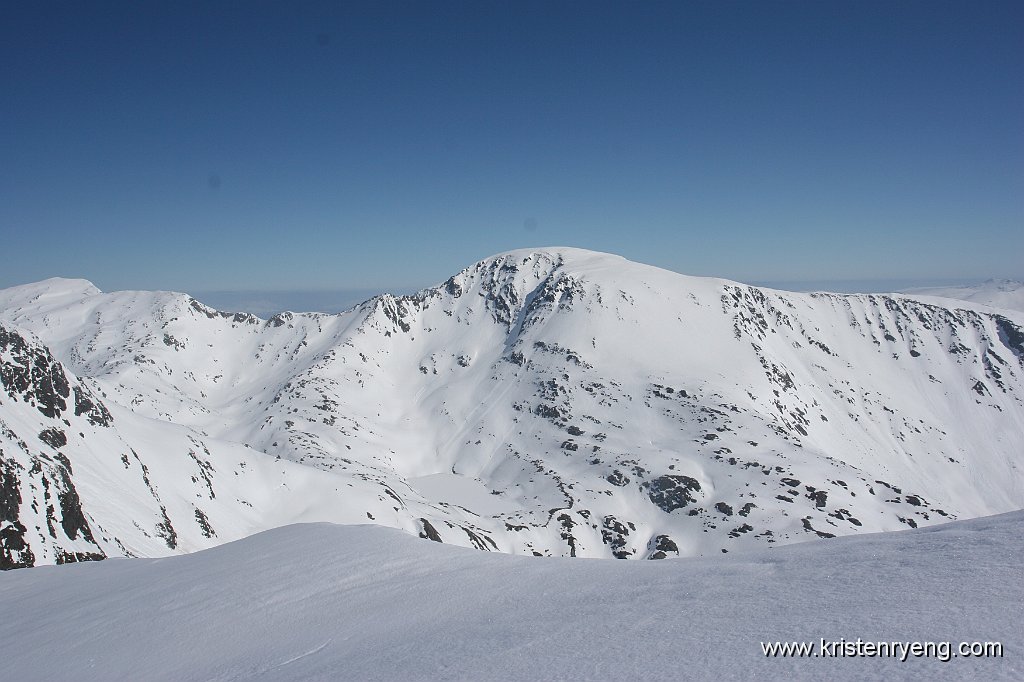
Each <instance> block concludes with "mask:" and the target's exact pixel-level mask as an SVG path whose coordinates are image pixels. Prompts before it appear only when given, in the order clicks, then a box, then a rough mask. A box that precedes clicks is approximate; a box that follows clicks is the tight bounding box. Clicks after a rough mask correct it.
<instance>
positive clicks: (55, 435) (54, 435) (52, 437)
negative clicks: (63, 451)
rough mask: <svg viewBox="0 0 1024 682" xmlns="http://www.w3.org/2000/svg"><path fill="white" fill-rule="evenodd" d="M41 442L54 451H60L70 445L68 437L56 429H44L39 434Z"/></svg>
mask: <svg viewBox="0 0 1024 682" xmlns="http://www.w3.org/2000/svg"><path fill="white" fill-rule="evenodd" d="M39 440H41V441H43V442H44V443H46V444H47V445H49V446H50V447H51V448H53V449H54V450H59V449H60V448H62V447H64V446H65V445H67V444H68V437H67V435H66V434H65V433H64V432H63V431H62V430H61V429H58V428H56V427H52V428H49V429H43V430H42V431H40V432H39Z"/></svg>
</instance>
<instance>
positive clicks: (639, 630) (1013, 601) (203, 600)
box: [0, 512, 1024, 681]
mask: <svg viewBox="0 0 1024 682" xmlns="http://www.w3.org/2000/svg"><path fill="white" fill-rule="evenodd" d="M1022 524H1024V514H1022V513H1020V512H1016V513H1012V514H1007V515H1005V516H1000V517H994V518H984V519H974V520H970V521H957V522H954V523H950V524H943V525H939V526H934V527H931V528H927V529H919V530H909V531H907V532H901V533H887V534H878V535H864V536H859V537H847V538H839V539H837V540H834V541H831V542H816V543H803V544H800V545H794V546H790V547H782V548H778V549H773V550H771V551H766V550H763V549H761V550H752V551H750V552H745V553H741V554H734V555H730V556H728V557H722V556H718V557H707V558H698V559H685V560H681V561H672V562H665V561H660V562H613V561H573V560H567V559H543V560H537V559H528V558H525V557H513V556H500V555H493V554H492V555H488V554H485V553H483V552H471V551H467V550H464V549H458V548H451V547H444V546H441V545H437V544H435V543H430V542H420V541H417V540H416V539H415V538H411V537H408V536H405V535H403V534H401V533H399V532H396V531H393V530H388V529H384V528H379V527H370V526H362V527H355V526H347V527H343V526H330V525H326V524H318V525H305V526H290V527H287V528H280V529H277V530H273V531H269V532H267V533H262V534H259V535H256V536H253V537H250V538H247V539H245V540H241V541H239V542H235V543H231V544H229V545H224V546H222V547H217V548H214V549H211V550H207V551H203V552H197V553H195V554H191V555H188V556H181V557H172V558H167V559H130V560H112V561H105V562H101V563H97V564H80V565H74V566H47V567H40V568H37V569H33V570H31V571H11V572H8V573H6V574H0V609H2V611H3V613H4V618H3V619H0V660H2V661H3V671H4V675H5V677H7V678H8V679H19V680H20V679H46V680H143V679H144V680H154V681H156V680H238V679H273V680H314V679H315V680H333V679H355V680H421V679H422V680H442V679H463V680H548V679H552V680H553V679H608V680H611V679H616V680H618V679H623V678H624V677H628V678H634V677H635V678H639V679H659V678H672V679H693V680H712V679H716V680H717V679H794V680H804V679H806V680H820V679H829V680H891V679H899V680H946V679H949V680H964V679H977V680H1019V679H1021V678H1022V676H1024V667H1022V665H1021V659H1020V652H1021V650H1022V647H1024V632H1022V630H1021V627H1020V605H1021V603H1022V602H1024V580H1022V579H1021V578H1022V576H1021V567H1020V557H1021V556H1022V555H1024V532H1022V531H1024V526H1022ZM40 633H45V636H40ZM858 638H861V639H862V640H864V641H867V642H901V643H907V644H909V643H912V642H921V643H925V642H933V643H944V642H950V643H951V653H952V652H956V650H957V648H958V646H959V644H960V642H999V643H1000V644H1001V645H1002V647H1003V656H1002V657H987V658H980V657H978V658H974V657H972V658H965V657H962V656H957V657H950V659H949V660H948V661H947V662H943V661H942V660H941V658H938V657H935V656H932V657H917V656H913V655H910V656H908V657H907V659H906V660H905V661H902V662H901V661H900V660H899V658H898V657H897V658H889V657H882V658H858V657H844V658H822V657H811V658H782V657H766V656H765V655H764V654H763V653H762V648H761V643H762V642H774V641H780V640H781V641H787V642H793V641H800V642H805V641H806V642H813V644H814V646H815V648H816V650H817V647H819V646H820V640H822V639H825V640H826V641H829V642H833V641H840V640H846V641H848V642H851V643H855V642H856V641H857V639H858ZM839 652H841V650H839ZM830 653H836V650H835V649H830ZM935 653H938V654H941V649H938V648H937V649H936V651H935ZM898 655H899V653H898V650H897V656H898Z"/></svg>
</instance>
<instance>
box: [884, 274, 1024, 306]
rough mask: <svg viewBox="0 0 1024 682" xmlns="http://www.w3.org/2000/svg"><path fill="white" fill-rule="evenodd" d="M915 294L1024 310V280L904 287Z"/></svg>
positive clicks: (909, 292)
mask: <svg viewBox="0 0 1024 682" xmlns="http://www.w3.org/2000/svg"><path fill="white" fill-rule="evenodd" d="M903 293H906V294H910V295H913V296H939V297H941V298H953V299H958V300H962V301H970V302H972V303H981V304H982V305H987V306H991V307H993V308H1003V309H1005V310H1014V311H1017V312H1024V282H1019V281H1017V280H1013V279H990V280H988V281H986V282H983V283H981V284H975V285H970V286H953V287H918V288H914V289H904V291H903Z"/></svg>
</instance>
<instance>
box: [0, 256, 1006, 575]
mask: <svg viewBox="0 0 1024 682" xmlns="http://www.w3.org/2000/svg"><path fill="white" fill-rule="evenodd" d="M49 286H50V287H53V288H58V289H59V288H60V287H55V286H54V281H52V280H51V281H50V285H49ZM33 287H34V288H33ZM75 287H78V289H79V290H80V291H81V292H82V293H81V295H79V296H78V298H77V299H75V297H74V296H70V297H68V296H65V297H63V298H62V297H60V296H54V297H50V298H46V297H45V296H44V297H40V296H39V294H40V293H41V292H40V289H42V290H44V291H43V292H42V293H45V289H46V288H47V287H46V286H41V285H28V289H27V290H22V288H19V287H15V288H12V289H8V290H4V291H0V309H2V310H3V312H2V313H0V322H2V323H3V324H5V325H8V326H14V327H15V328H26V329H28V330H30V331H31V332H32V333H34V334H35V335H37V336H38V337H39V338H41V339H44V340H45V343H46V344H47V345H48V346H50V348H51V349H52V351H53V353H54V354H55V355H56V357H58V358H60V360H61V361H63V362H65V363H66V364H67V367H68V369H69V372H70V373H71V374H74V375H76V376H81V377H83V378H82V383H83V385H87V386H88V387H89V388H90V390H92V391H93V392H94V393H95V395H97V396H98V398H99V399H100V400H102V401H103V402H104V404H107V403H109V404H110V405H111V407H110V410H111V413H112V414H114V415H115V417H116V420H115V421H119V422H121V423H124V424H125V425H126V426H125V427H124V428H125V431H126V433H128V432H130V433H128V435H127V436H126V437H125V442H126V443H128V444H134V443H136V442H142V441H146V440H147V439H146V437H145V433H146V432H147V430H149V431H153V430H156V431H160V430H162V429H165V428H169V429H170V431H169V433H170V432H174V433H176V434H178V435H176V436H170V435H169V436H168V439H169V441H168V442H171V441H175V440H177V442H180V443H182V445H181V446H178V449H182V450H185V451H191V452H192V453H193V455H196V453H202V452H203V449H204V448H205V450H206V453H207V454H200V455H196V456H197V457H198V458H199V459H200V460H202V461H205V462H206V464H207V465H208V467H204V466H203V465H201V464H196V463H195V462H194V461H193V464H191V465H189V468H190V469H191V473H187V474H185V472H177V473H175V472H174V471H173V470H172V471H169V472H168V473H167V474H165V475H163V477H162V478H161V481H160V482H159V483H157V484H155V485H156V487H158V488H160V489H161V490H163V489H168V490H174V491H175V495H178V496H181V497H182V498H183V499H184V498H188V497H190V496H192V495H196V494H198V495H200V496H202V495H204V494H205V495H206V496H207V497H209V496H210V494H212V493H213V492H214V491H215V490H216V489H218V487H219V486H221V485H228V484H222V483H221V481H222V480H231V479H232V478H235V477H237V476H242V475H243V474H242V471H244V470H245V468H242V467H239V466H238V465H239V461H238V460H241V461H245V462H246V467H248V470H249V471H255V470H259V471H261V472H263V473H261V474H260V475H259V476H256V477H250V478H253V479H259V480H260V481H261V483H260V484H259V485H260V486H263V487H261V488H260V490H263V491H264V492H265V491H266V487H267V486H268V485H269V486H270V487H271V488H273V485H272V484H270V483H268V481H269V480H272V478H273V477H272V476H270V473H269V472H270V470H271V469H272V468H273V466H280V463H281V462H290V463H294V464H295V465H296V466H298V467H299V468H298V469H294V470H291V469H290V471H293V473H292V474H289V475H293V476H296V480H299V479H301V480H302V481H303V482H304V484H305V485H311V486H312V490H315V491H318V492H314V493H310V496H311V498H312V499H315V500H316V502H315V504H314V505H313V506H315V507H317V508H318V509H319V510H320V511H319V512H318V513H319V514H320V516H319V517H317V519H318V520H339V521H341V522H352V520H353V519H354V518H357V517H361V518H362V519H364V520H371V521H376V522H378V523H382V524H384V525H392V526H395V527H399V528H403V529H405V530H407V531H409V532H413V533H416V534H419V535H421V536H424V537H429V538H432V539H439V540H442V541H444V542H449V543H455V544H463V545H465V546H472V547H477V548H480V549H489V550H500V551H505V552H513V553H526V554H541V555H546V554H554V555H562V554H564V555H571V556H576V555H579V556H617V557H623V558H625V557H635V558H645V557H651V558H662V557H666V556H675V555H676V554H683V555H694V554H704V553H710V552H717V551H727V550H731V549H742V548H743V547H746V546H751V545H758V544H772V543H776V542H793V541H797V540H801V539H809V538H817V537H825V536H833V535H837V534H845V533H851V532H863V531H865V530H892V529H894V528H898V527H906V526H915V525H919V524H921V525H924V524H928V523H934V522H936V521H938V520H943V519H948V518H953V517H966V516H978V515H983V514H986V513H995V512H1000V511H1009V510H1011V509H1016V508H1019V507H1020V506H1021V500H1022V499H1024V482H1022V475H1021V472H1020V468H1019V462H1018V459H1019V458H1018V456H1017V451H1016V449H1015V448H1014V443H1015V441H1016V440H1017V439H1019V435H1020V433H1021V432H1024V415H1022V410H1021V405H1022V395H1024V387H1022V382H1021V377H1022V374H1024V372H1022V368H1024V333H1022V331H1021V322H1020V319H1019V318H1018V319H1011V317H1007V316H1006V315H1004V314H1002V313H1001V312H999V311H991V310H985V309H979V308H976V307H975V306H970V305H968V306H966V307H963V308H950V307H945V306H940V305H936V304H934V303H928V302H925V301H920V300H916V299H915V298H913V297H904V296H885V295H875V294H870V295H837V294H820V293H818V294H792V293H788V292H781V291H775V290H768V289H760V288H757V287H750V286H747V285H743V284H738V283H734V282H730V281H728V280H720V279H714V278H693V277H686V276H682V275H678V274H676V273H670V272H668V271H664V270H660V269H658V268H653V267H651V266H645V265H640V264H635V263H631V262H629V261H627V260H625V259H622V258H620V257H618V256H612V255H609V254H598V253H593V252H587V251H582V250H577V249H554V250H550V249H542V250H536V249H526V250H516V251H511V252H507V253H504V254H499V255H497V256H493V257H491V258H488V259H484V260H482V261H479V262H478V263H476V264H474V265H471V266H470V267H468V268H465V269H463V270H462V271H460V272H459V273H457V274H455V275H453V276H452V277H450V278H449V279H448V280H446V281H445V282H443V283H441V284H439V285H437V286H435V287H429V288H427V289H424V290H421V291H420V292H417V293H416V294H412V295H408V296H393V295H390V294H383V295H380V296H377V297H374V298H371V299H369V300H367V301H365V302H364V303H362V304H359V305H357V306H355V307H353V308H352V309H350V310H349V311H346V312H344V313H340V314H337V315H327V314H320V313H282V314H280V315H276V316H274V317H272V318H270V319H268V320H262V319H260V318H258V317H256V316H254V315H249V314H245V313H222V312H218V311H215V310H213V309H211V308H208V307H207V306H204V305H203V304H201V303H199V302H198V301H196V300H195V299H193V298H191V297H189V296H187V295H185V294H173V293H153V292H115V293H112V294H100V293H96V292H93V291H92V289H95V288H94V287H91V288H90V287H89V286H85V285H83V284H81V283H76V284H74V285H73V286H68V285H65V286H64V289H68V288H71V289H74V288H75ZM26 291H31V295H27V294H26ZM1011 315H1012V313H1011ZM2 407H3V408H4V409H5V410H6V409H8V406H7V404H6V402H5V404H4V405H3V406H2ZM0 414H3V413H0ZM157 422H160V423H163V424H165V425H166V426H158V425H157ZM141 425H145V426H141ZM39 426H40V428H41V427H42V426H43V425H42V424H40V425H39ZM32 428H35V427H32ZM118 428H121V427H120V426H119V427H118ZM20 433H23V431H19V434H20ZM30 435H32V436H33V437H34V435H35V434H30ZM20 437H21V438H22V440H26V441H27V440H28V438H27V437H26V436H25V435H21V436H20ZM83 439H84V437H83ZM190 439H192V440H190ZM193 440H194V441H196V442H197V443H202V447H200V446H198V445H195V444H191V443H192V441H193ZM979 444H980V446H979ZM44 447H48V446H44ZM62 447H64V446H62ZM76 447H80V446H78V445H76ZM147 448H148V450H147ZM239 448H241V449H243V450H244V451H245V455H246V457H245V458H239V457H237V456H235V455H232V456H231V457H230V459H231V460H235V461H234V462H233V463H231V464H228V463H227V462H225V461H223V460H222V459H221V455H220V453H221V452H225V453H227V452H230V453H236V452H238V451H239ZM56 450H60V449H59V448H58V449H56ZM134 450H135V451H137V452H138V453H139V458H140V463H142V462H143V461H145V463H146V464H147V466H148V467H150V468H153V469H154V470H155V469H156V468H159V467H165V465H164V464H163V462H164V461H165V460H168V459H171V458H172V457H171V456H170V455H169V454H168V452H167V451H166V448H163V447H162V446H159V445H153V444H149V445H147V446H146V447H142V446H139V447H136V448H134ZM67 451H68V448H67V447H64V450H63V451H62V452H67ZM211 452H212V453H214V454H209V453H211ZM71 454H72V453H70V452H68V455H67V456H69V457H71ZM51 456H55V455H52V453H51ZM225 456H226V455H225ZM82 457H85V455H82ZM151 458H152V461H151ZM71 459H74V457H71ZM190 461H191V460H190ZM268 463H269V465H273V466H268ZM77 468H78V467H77V465H76V469H77ZM165 468H166V467H165ZM199 470H202V471H207V477H206V478H209V479H210V480H209V481H205V478H204V477H203V476H202V475H198V473H197V472H198V471H199ZM210 470H212V471H213V472H214V473H210ZM300 474H301V475H300ZM321 474H325V475H326V476H324V477H323V478H324V480H326V481H328V483H326V484H324V482H323V481H321V483H317V484H312V483H309V481H310V480H313V479H316V480H320V478H321ZM331 476H334V477H340V478H331ZM202 481H205V483H201V482H202ZM341 481H344V482H343V483H342V484H341V486H338V485H335V483H336V482H341ZM95 485H96V486H97V487H101V486H100V485H99V483H96V484H95ZM125 485H134V486H135V487H136V488H139V487H140V484H139V483H138V482H135V483H133V484H127V483H126V484H125ZM197 486H199V487H205V488H208V490H207V493H203V492H201V490H200V491H199V492H197ZM340 487H344V488H346V489H349V490H358V491H360V492H359V495H356V496H354V497H353V498H352V499H348V498H346V497H345V496H343V495H338V496H334V495H333V494H332V493H331V489H332V488H334V489H340ZM189 491H192V492H189ZM144 493H145V489H144V488H142V490H141V492H140V495H141V496H142V497H145V495H144ZM263 494H264V493H262V492H261V493H260V495H263ZM89 497H90V495H89V494H84V495H83V499H86V498H89ZM92 497H93V498H94V499H95V498H97V497H101V495H99V494H98V491H97V494H95V495H93V496H92ZM285 497H287V496H285ZM237 498H238V499H245V495H241V494H240V495H237ZM299 498H301V495H292V496H291V497H289V498H288V499H287V501H286V502H284V503H281V504H278V505H277V507H278V513H276V514H272V515H269V516H273V520H270V519H269V518H268V519H267V520H264V521H261V520H260V518H259V516H260V514H261V513H266V512H264V511H262V510H257V509H252V508H246V507H245V506H244V505H241V510H242V511H244V512H245V514H247V515H248V516H247V518H248V519H249V521H248V522H247V523H248V524H249V525H246V526H245V528H250V529H252V528H255V529H258V528H260V527H261V526H263V527H272V525H273V524H279V523H282V522H289V520H292V521H294V520H303V519H304V517H303V516H302V514H303V513H304V512H302V510H301V507H302V505H301V503H297V502H296V500H297V499H299ZM266 499H273V495H272V494H271V493H269V492H266ZM482 500H486V501H487V502H492V504H485V503H483V502H482ZM460 503H461V504H460ZM147 504H148V505H149V507H150V508H151V509H149V511H148V512H147V514H148V516H149V518H156V519H157V520H156V521H155V522H154V521H146V522H145V523H141V522H138V523H136V525H138V526H140V528H141V529H142V530H141V531H139V530H132V528H133V526H132V525H131V523H129V522H128V521H125V522H120V527H121V528H124V529H125V530H124V531H121V532H122V534H131V535H140V534H142V533H145V534H148V535H149V536H150V540H152V539H153V538H155V537H157V536H158V533H156V531H155V528H156V526H158V525H159V524H161V523H163V521H160V520H159V511H158V508H159V506H160V505H159V504H157V505H156V507H155V509H154V508H153V507H154V504H153V503H147ZM216 504H217V505H219V504H220V502H217V503H216ZM239 504H240V503H239ZM296 504H298V506H299V509H298V510H296V509H294V508H293V507H292V505H296ZM84 506H85V508H88V507H89V505H88V504H85V505H84ZM111 506H113V505H111ZM164 506H165V507H166V506H167V505H164ZM193 506H195V505H193ZM206 506H208V507H209V506H210V504H207V505H206ZM234 506H235V507H238V506H239V505H238V504H235V505H234ZM474 506H475V507H476V509H474ZM196 509H198V507H196ZM211 509H212V507H211ZM201 511H202V513H203V514H204V515H210V516H208V522H207V523H208V525H209V526H210V527H211V528H213V529H215V530H216V529H217V528H218V527H220V528H222V529H224V528H231V529H232V530H231V531H230V532H228V531H227V530H224V531H222V533H221V535H218V536H217V538H216V540H215V539H214V538H212V537H206V536H204V533H203V528H202V526H203V524H202V523H199V522H198V521H197V520H196V519H197V518H198V516H196V515H195V514H194V513H192V514H190V511H189V506H188V505H187V504H185V502H184V501H182V503H181V504H179V506H178V508H177V511H176V510H174V509H171V511H168V512H167V515H168V518H169V520H168V521H167V523H168V525H171V526H172V527H174V528H175V529H177V528H178V527H179V526H180V527H182V528H185V529H188V530H187V531H182V532H181V533H179V534H178V535H179V536H180V537H181V538H182V539H183V541H187V542H186V544H189V545H190V546H191V547H195V548H197V547H201V546H209V545H210V544H216V542H219V541H222V540H223V538H224V537H227V536H231V537H240V536H241V535H244V534H245V533H246V532H249V531H246V530H245V528H243V527H242V525H243V524H238V523H235V522H234V521H233V520H232V515H233V514H234V513H235V512H234V511H232V505H230V504H225V505H224V508H223V509H221V510H220V511H217V512H211V511H210V510H201ZM104 513H108V512H104ZM109 513H114V510H111V511H110V512H109ZM119 513H123V514H124V515H125V516H127V517H131V515H132V513H137V512H128V511H124V512H119ZM153 514H156V516H155V517H154V516H153ZM211 514H212V515H211ZM332 514H333V516H332ZM101 515H102V514H101ZM214 516H216V517H217V518H216V519H215V520H210V519H213V518H214ZM181 517H185V518H184V519H182V518H181ZM368 517H369V518H368ZM172 521H173V523H172ZM108 523H109V522H108ZM100 525H103V524H100ZM41 534H42V535H43V536H44V538H43V540H44V541H46V542H51V541H53V540H55V539H54V538H51V539H50V540H49V541H47V540H46V538H45V535H46V533H45V532H42V533H41ZM111 535H114V534H113V533H111ZM115 537H118V538H119V537H120V536H115ZM142 540H143V542H142V543H141V545H140V547H146V549H144V550H142V549H140V550H139V551H141V552H142V553H143V554H146V553H152V552H156V551H162V550H161V549H160V548H159V546H158V544H159V543H157V542H151V541H149V540H146V539H145V537H143V538H142ZM168 549H170V550H172V551H178V548H176V547H175V548H168ZM108 550H109V551H110V552H112V553H120V552H119V550H118V549H117V546H116V544H114V546H113V548H111V547H110V546H107V547H106V549H105V551H108Z"/></svg>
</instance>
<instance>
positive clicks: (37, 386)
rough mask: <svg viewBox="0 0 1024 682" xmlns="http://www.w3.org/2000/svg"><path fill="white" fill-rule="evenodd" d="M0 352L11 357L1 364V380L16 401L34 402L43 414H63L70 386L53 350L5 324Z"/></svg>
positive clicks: (1, 327)
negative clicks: (26, 337)
mask: <svg viewBox="0 0 1024 682" xmlns="http://www.w3.org/2000/svg"><path fill="white" fill-rule="evenodd" d="M0 351H6V352H7V353H8V354H9V355H10V358H11V360H10V362H5V363H3V365H2V366H0V383H2V384H3V387H4V389H5V390H6V391H7V393H8V394H9V395H10V396H11V397H12V398H14V399H15V400H18V399H21V400H23V401H25V402H27V403H31V404H33V405H35V407H36V409H38V410H39V411H40V412H41V413H42V414H43V416H44V417H51V418H53V417H59V416H61V415H62V414H63V413H64V410H66V409H67V402H66V399H67V398H68V396H70V395H71V387H70V385H69V383H68V377H67V375H66V374H65V373H64V368H63V367H62V366H61V364H60V363H59V362H57V361H56V360H55V359H54V358H53V356H52V355H50V352H49V351H48V350H46V348H43V347H41V346H38V345H35V344H30V343H29V342H28V341H26V340H25V338H24V337H23V336H22V335H21V334H18V333H17V332H14V331H11V330H8V329H7V328H5V327H3V326H0Z"/></svg>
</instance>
